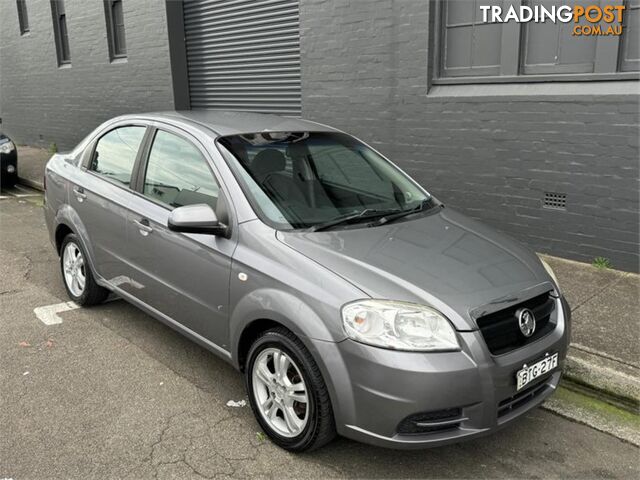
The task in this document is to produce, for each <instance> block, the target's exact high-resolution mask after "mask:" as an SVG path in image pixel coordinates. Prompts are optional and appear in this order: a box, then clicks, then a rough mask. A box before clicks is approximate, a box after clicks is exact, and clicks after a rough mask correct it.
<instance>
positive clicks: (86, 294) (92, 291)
mask: <svg viewBox="0 0 640 480" xmlns="http://www.w3.org/2000/svg"><path fill="white" fill-rule="evenodd" d="M75 252H78V253H79V254H80V255H81V259H82V262H81V264H80V263H78V264H77V267H74V268H75V270H76V272H77V273H78V274H79V276H76V278H77V279H78V280H79V279H80V278H84V282H83V284H82V285H81V284H80V283H78V282H74V281H73V280H72V278H74V277H73V273H72V270H73V268H65V262H68V261H69V260H73V259H74V258H75V259H76V260H77V259H78V257H77V256H74V253H75ZM71 263H73V262H71ZM70 265H71V264H69V265H67V266H68V267H69V266H70ZM60 272H61V273H62V282H63V283H64V288H65V290H66V291H67V295H69V298H71V300H73V301H74V302H75V303H77V304H78V305H80V306H83V307H89V306H91V305H97V304H99V303H102V302H104V300H105V299H106V298H107V296H108V295H109V290H107V289H106V288H103V287H101V286H100V285H98V284H97V283H96V281H95V278H94V276H93V272H92V271H91V267H90V266H89V263H88V261H87V254H86V253H85V251H84V249H83V248H82V245H81V243H80V241H79V240H78V237H77V236H76V235H75V234H73V233H70V234H69V235H67V236H66V237H64V240H63V241H62V245H61V247H60Z"/></svg>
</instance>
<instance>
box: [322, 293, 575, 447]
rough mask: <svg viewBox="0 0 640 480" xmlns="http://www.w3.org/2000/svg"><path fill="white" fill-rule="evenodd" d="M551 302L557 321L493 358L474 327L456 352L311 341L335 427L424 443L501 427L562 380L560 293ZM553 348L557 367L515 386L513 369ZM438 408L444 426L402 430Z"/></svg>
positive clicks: (359, 436)
mask: <svg viewBox="0 0 640 480" xmlns="http://www.w3.org/2000/svg"><path fill="white" fill-rule="evenodd" d="M556 306H557V308H558V310H557V311H558V322H557V326H556V328H555V329H554V330H553V331H552V332H551V333H549V334H548V335H546V336H545V337H543V338H541V339H539V340H538V341H536V342H534V343H531V344H529V345H527V346H525V347H522V348H519V349H517V350H513V351H511V352H509V353H506V354H503V355H499V356H492V355H491V354H490V353H489V351H488V349H487V347H486V345H485V342H484V340H483V338H482V335H481V333H480V332H479V331H469V332H458V334H459V336H460V340H461V344H462V351H459V352H446V353H432V354H425V353H412V352H398V351H393V350H386V349H381V348H375V347H370V346H367V345H363V344H360V343H357V342H354V341H351V340H345V341H343V342H340V343H330V342H313V346H312V348H313V349H314V350H316V352H314V353H316V358H320V359H322V360H321V362H320V363H321V364H322V365H321V368H322V370H323V373H324V376H325V378H326V379H327V380H328V381H327V385H328V387H329V390H330V392H331V396H332V402H333V408H334V414H335V419H336V427H337V429H338V432H339V433H340V434H341V435H343V436H345V437H349V438H352V439H354V440H358V441H362V442H366V443H370V444H374V445H378V446H384V447H393V448H424V447H427V446H438V445H444V444H447V443H454V442H458V441H462V440H466V439H470V438H474V437H477V436H481V435H486V434H489V433H492V432H493V431H496V430H498V429H500V428H501V427H503V426H504V425H506V424H507V423H509V422H510V421H511V420H513V419H514V418H517V417H519V416H520V415H522V414H523V413H525V412H527V411H529V410H530V409H532V408H534V407H535V406H537V405H539V404H540V403H542V402H543V401H544V400H545V399H546V398H547V397H548V396H549V395H551V394H552V393H553V391H554V390H555V389H556V387H557V385H558V382H559V381H560V377H561V371H562V367H563V364H564V359H565V357H566V354H567V348H568V338H569V326H570V313H569V312H570V310H569V308H568V305H567V303H566V301H565V300H564V299H563V298H562V297H561V298H559V299H557V305H556ZM555 352H558V356H559V362H558V367H557V368H556V369H555V370H554V371H552V372H550V373H549V374H547V375H546V376H543V377H541V378H539V379H536V380H535V381H533V382H532V383H531V384H530V385H527V387H525V389H523V390H522V391H521V392H516V381H515V372H516V371H517V370H519V369H520V368H522V366H523V365H524V364H525V363H531V362H535V361H536V360H539V359H541V358H542V357H544V355H545V354H546V353H549V354H551V353H555ZM442 411H444V412H452V417H451V418H443V419H438V418H436V420H435V421H434V422H433V423H434V424H437V423H444V424H445V425H442V426H439V427H436V428H432V429H430V431H428V432H426V433H425V432H424V431H421V432H419V433H402V432H401V431H400V430H402V429H400V424H401V422H403V420H405V421H406V419H408V418H409V419H410V418H415V417H414V416H415V415H416V414H423V413H433V412H442ZM440 420H443V421H444V422H442V421H440ZM404 425H406V423H405V424H404Z"/></svg>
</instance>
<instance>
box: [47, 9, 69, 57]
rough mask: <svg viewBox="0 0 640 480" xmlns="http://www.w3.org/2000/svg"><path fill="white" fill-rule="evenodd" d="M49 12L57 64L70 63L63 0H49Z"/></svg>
mask: <svg viewBox="0 0 640 480" xmlns="http://www.w3.org/2000/svg"><path fill="white" fill-rule="evenodd" d="M51 14H52V15H53V33H54V37H55V42H56V54H57V56H58V65H65V64H70V63H71V51H70V49H69V32H68V30H67V12H66V10H65V6H64V0H51Z"/></svg>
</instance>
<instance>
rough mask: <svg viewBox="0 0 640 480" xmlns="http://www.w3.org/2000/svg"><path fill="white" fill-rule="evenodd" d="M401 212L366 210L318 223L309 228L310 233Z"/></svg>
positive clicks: (393, 210)
mask: <svg viewBox="0 0 640 480" xmlns="http://www.w3.org/2000/svg"><path fill="white" fill-rule="evenodd" d="M399 212H400V210H399V209H397V208H392V209H386V210H377V209H375V208H365V209H364V210H362V211H361V212H356V213H348V214H346V215H343V216H340V217H337V218H334V219H333V220H329V221H327V222H323V223H318V224H317V225H314V226H313V227H311V228H309V229H308V231H309V232H319V231H321V230H327V229H329V228H331V227H335V226H338V225H343V224H348V223H351V222H354V221H356V220H368V219H370V218H378V217H384V216H385V215H390V214H392V213H396V214H398V213H399Z"/></svg>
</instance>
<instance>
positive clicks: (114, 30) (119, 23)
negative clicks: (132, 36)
mask: <svg viewBox="0 0 640 480" xmlns="http://www.w3.org/2000/svg"><path fill="white" fill-rule="evenodd" d="M104 8H105V16H106V18H107V38H108V40H109V55H110V56H111V60H113V59H114V58H125V57H126V56H127V42H126V39H125V34H124V14H123V12H122V0H106V1H105V2H104Z"/></svg>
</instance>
